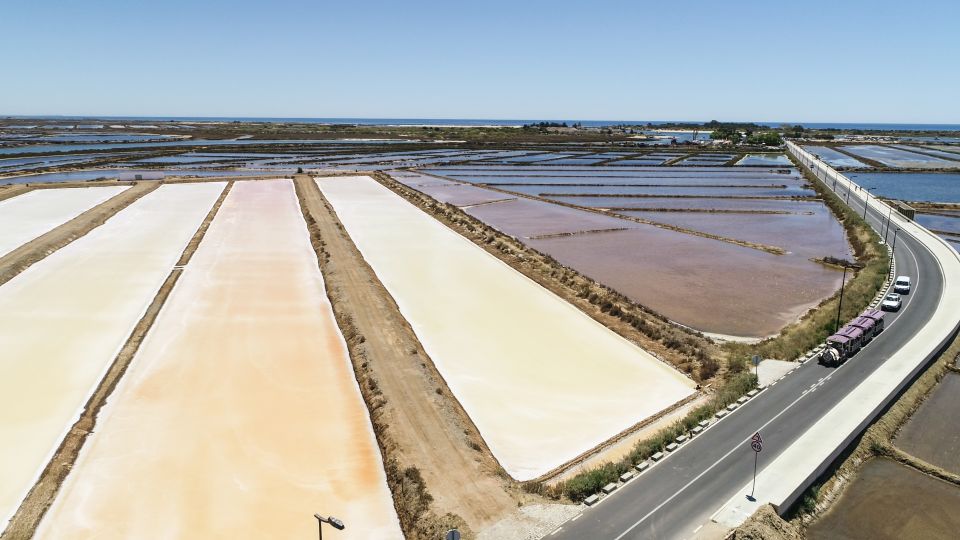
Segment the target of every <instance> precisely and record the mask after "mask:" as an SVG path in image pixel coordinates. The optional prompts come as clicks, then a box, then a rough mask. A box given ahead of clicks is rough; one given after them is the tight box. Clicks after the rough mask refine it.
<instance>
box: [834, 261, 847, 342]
mask: <svg viewBox="0 0 960 540" xmlns="http://www.w3.org/2000/svg"><path fill="white" fill-rule="evenodd" d="M846 283H847V265H843V278H841V280H840V303H838V304H837V322H836V323H835V324H834V325H833V331H834V333H836V331H837V330H840V309H841V308H842V307H843V287H844V285H846Z"/></svg>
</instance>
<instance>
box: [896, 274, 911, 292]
mask: <svg viewBox="0 0 960 540" xmlns="http://www.w3.org/2000/svg"><path fill="white" fill-rule="evenodd" d="M893 292H897V293H900V294H908V293H909V292H910V277H909V276H897V280H896V281H894V282H893Z"/></svg>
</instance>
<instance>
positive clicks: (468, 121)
mask: <svg viewBox="0 0 960 540" xmlns="http://www.w3.org/2000/svg"><path fill="white" fill-rule="evenodd" d="M13 118H30V119H37V120H56V121H89V120H106V121H118V122H130V121H133V122H161V123H162V122H218V121H219V122H234V121H238V122H299V123H309V124H358V125H371V126H378V125H394V126H421V125H427V126H522V125H524V124H533V123H537V122H566V123H567V124H568V125H570V124H573V123H580V124H582V125H583V126H584V127H607V126H616V125H646V124H651V125H654V126H656V125H662V124H672V123H680V122H683V123H703V122H706V121H708V120H690V119H687V120H629V119H623V120H582V119H581V120H578V119H569V118H567V119H564V118H541V119H519V118H514V119H502V118H493V119H491V118H349V117H343V118H270V117H264V118H258V117H242V116H238V117H215V116H100V117H83V116H29V117H28V116H20V117H16V116H15V117H13ZM747 121H749V120H747ZM754 123H756V124H758V125H762V126H769V127H779V126H782V125H795V124H800V125H802V126H805V127H809V128H817V129H861V130H886V131H960V124H885V123H846V122H803V121H790V122H786V121H783V122H768V121H764V122H760V121H754Z"/></svg>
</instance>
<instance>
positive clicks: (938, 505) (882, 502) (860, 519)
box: [807, 458, 960, 540]
mask: <svg viewBox="0 0 960 540" xmlns="http://www.w3.org/2000/svg"><path fill="white" fill-rule="evenodd" d="M957 508H960V488H958V487H957V486H954V485H951V484H948V483H947V482H944V481H942V480H937V479H935V478H931V477H929V476H927V475H925V474H923V473H921V472H919V471H916V470H914V469H911V468H909V467H905V466H903V465H900V464H898V463H896V462H895V461H890V460H887V459H881V458H878V459H874V460H872V461H870V462H868V463H867V464H866V465H865V466H864V467H863V469H862V470H861V472H860V474H859V475H858V476H857V478H856V479H854V481H853V484H851V485H850V486H848V487H847V489H846V491H845V492H844V494H843V495H842V496H841V497H840V499H839V500H837V502H836V503H835V504H834V505H833V507H832V509H831V510H830V511H829V512H828V513H827V514H825V515H824V516H823V517H822V518H821V519H820V520H818V521H817V522H816V523H814V524H813V526H811V527H810V528H808V529H807V533H808V537H809V538H813V539H859V538H871V539H878V540H880V539H887V538H889V539H891V540H895V539H901V538H956V532H957V530H958V529H960V512H957Z"/></svg>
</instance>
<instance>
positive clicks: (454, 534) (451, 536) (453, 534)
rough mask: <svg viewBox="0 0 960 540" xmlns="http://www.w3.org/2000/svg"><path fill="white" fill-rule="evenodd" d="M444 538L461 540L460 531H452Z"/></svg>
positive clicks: (446, 539)
mask: <svg viewBox="0 0 960 540" xmlns="http://www.w3.org/2000/svg"><path fill="white" fill-rule="evenodd" d="M443 538H444V540H460V531H458V530H456V529H450V530H449V531H447V534H446V536H444V537H443Z"/></svg>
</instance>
